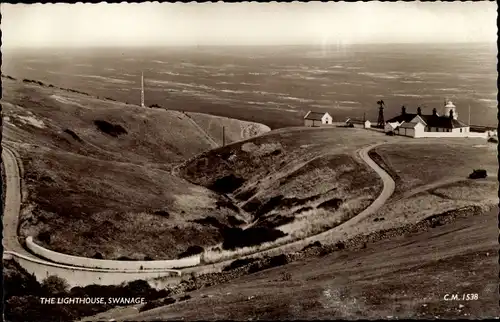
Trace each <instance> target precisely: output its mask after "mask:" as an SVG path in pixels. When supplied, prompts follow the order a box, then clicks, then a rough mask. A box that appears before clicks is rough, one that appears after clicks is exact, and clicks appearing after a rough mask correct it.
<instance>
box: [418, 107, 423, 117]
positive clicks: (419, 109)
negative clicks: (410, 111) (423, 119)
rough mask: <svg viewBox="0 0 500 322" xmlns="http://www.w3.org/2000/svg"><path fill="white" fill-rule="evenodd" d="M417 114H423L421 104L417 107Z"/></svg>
mask: <svg viewBox="0 0 500 322" xmlns="http://www.w3.org/2000/svg"><path fill="white" fill-rule="evenodd" d="M417 115H422V108H420V106H419V107H417Z"/></svg>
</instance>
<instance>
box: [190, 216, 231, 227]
mask: <svg viewBox="0 0 500 322" xmlns="http://www.w3.org/2000/svg"><path fill="white" fill-rule="evenodd" d="M193 222H195V223H197V224H200V225H204V226H213V227H215V228H217V229H225V228H227V226H226V225H224V224H223V223H221V222H219V221H218V220H217V218H215V217H213V216H208V217H205V218H200V219H195V220H193Z"/></svg>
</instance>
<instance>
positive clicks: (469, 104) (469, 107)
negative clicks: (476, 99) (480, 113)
mask: <svg viewBox="0 0 500 322" xmlns="http://www.w3.org/2000/svg"><path fill="white" fill-rule="evenodd" d="M469 126H470V103H469Z"/></svg>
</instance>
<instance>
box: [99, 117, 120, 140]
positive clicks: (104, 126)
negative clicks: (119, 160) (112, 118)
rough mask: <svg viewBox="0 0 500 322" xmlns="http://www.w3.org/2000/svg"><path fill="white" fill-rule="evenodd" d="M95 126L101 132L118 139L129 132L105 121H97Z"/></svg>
mask: <svg viewBox="0 0 500 322" xmlns="http://www.w3.org/2000/svg"><path fill="white" fill-rule="evenodd" d="M94 124H95V126H97V128H98V129H99V130H100V131H101V132H103V133H106V134H108V135H110V136H113V137H118V136H119V135H122V134H127V130H125V129H124V128H123V127H122V126H121V125H114V124H111V123H109V122H107V121H103V120H95V121H94Z"/></svg>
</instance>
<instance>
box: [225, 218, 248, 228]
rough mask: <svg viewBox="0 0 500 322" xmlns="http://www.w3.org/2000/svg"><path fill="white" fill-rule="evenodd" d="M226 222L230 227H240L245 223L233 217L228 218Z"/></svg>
mask: <svg viewBox="0 0 500 322" xmlns="http://www.w3.org/2000/svg"><path fill="white" fill-rule="evenodd" d="M227 221H228V223H229V225H231V226H239V225H242V224H244V223H245V221H243V220H241V219H238V218H236V217H235V216H233V215H231V216H228V217H227Z"/></svg>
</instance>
